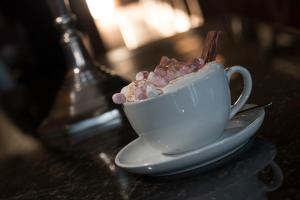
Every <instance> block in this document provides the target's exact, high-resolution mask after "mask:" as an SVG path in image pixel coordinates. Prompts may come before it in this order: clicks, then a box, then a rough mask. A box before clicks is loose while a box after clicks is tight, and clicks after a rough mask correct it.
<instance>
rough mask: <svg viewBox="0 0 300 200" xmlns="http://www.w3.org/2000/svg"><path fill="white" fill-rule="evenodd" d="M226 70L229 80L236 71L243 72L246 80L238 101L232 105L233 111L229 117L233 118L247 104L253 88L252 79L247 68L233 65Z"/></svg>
mask: <svg viewBox="0 0 300 200" xmlns="http://www.w3.org/2000/svg"><path fill="white" fill-rule="evenodd" d="M225 72H226V76H227V79H228V82H229V81H230V78H231V76H232V74H234V73H239V74H241V75H242V77H243V81H244V88H243V91H242V93H241V95H240V96H239V98H238V100H236V102H235V103H234V104H233V105H232V106H231V111H230V116H229V119H231V118H232V117H233V116H234V115H235V114H236V113H237V112H238V111H239V110H240V109H241V108H242V107H243V106H244V105H245V103H246V101H247V100H248V98H249V96H250V93H251V90H252V79H251V75H250V73H249V71H248V70H247V69H246V68H244V67H241V66H233V67H230V68H227V69H226V70H225Z"/></svg>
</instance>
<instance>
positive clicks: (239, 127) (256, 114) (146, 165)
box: [115, 105, 265, 175]
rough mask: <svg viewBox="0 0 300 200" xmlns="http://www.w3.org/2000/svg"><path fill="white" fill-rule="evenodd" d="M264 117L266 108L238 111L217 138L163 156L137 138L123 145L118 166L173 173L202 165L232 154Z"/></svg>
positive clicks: (159, 172)
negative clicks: (207, 143) (189, 150)
mask: <svg viewBox="0 0 300 200" xmlns="http://www.w3.org/2000/svg"><path fill="white" fill-rule="evenodd" d="M249 106H250V105H246V106H245V108H247V107H249ZM264 116H265V111H264V110H263V109H258V110H253V111H248V112H245V113H243V114H238V115H237V116H236V117H235V118H233V119H232V120H231V121H230V123H229V124H228V126H227V127H226V129H225V131H224V132H222V136H221V137H220V138H219V139H218V140H217V141H215V142H213V143H211V144H209V145H207V146H205V147H202V148H199V149H196V150H194V151H191V152H188V153H185V154H180V155H164V154H163V153H162V152H160V151H159V150H158V149H155V148H153V147H152V146H151V145H149V144H147V143H146V142H145V141H144V140H143V139H142V138H138V139H136V140H134V141H133V142H131V143H130V144H128V145H127V146H126V147H124V148H123V149H122V150H121V151H120V152H119V153H118V155H117V157H116V159H115V161H116V164H117V165H118V166H120V167H122V168H124V169H126V170H128V171H130V172H133V173H139V174H156V175H157V174H158V175H171V174H176V173H179V172H180V173H181V172H184V171H186V170H191V169H194V168H198V167H202V166H205V165H208V164H210V163H212V162H215V161H217V160H219V159H222V158H224V157H225V156H228V155H230V154H231V153H233V152H235V151H236V150H238V149H239V148H240V147H242V146H243V145H244V144H245V143H247V141H248V140H249V138H250V137H251V136H253V135H254V133H255V132H256V131H257V130H258V129H259V127H260V126H261V124H262V122H263V119H264ZM145 155H147V156H145Z"/></svg>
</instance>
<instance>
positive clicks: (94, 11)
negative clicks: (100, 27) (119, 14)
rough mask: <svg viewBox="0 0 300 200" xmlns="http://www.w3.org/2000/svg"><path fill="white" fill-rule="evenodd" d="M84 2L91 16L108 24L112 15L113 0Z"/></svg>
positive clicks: (113, 9) (113, 11)
mask: <svg viewBox="0 0 300 200" xmlns="http://www.w3.org/2000/svg"><path fill="white" fill-rule="evenodd" d="M86 3H87V5H88V8H89V10H90V12H91V15H92V16H93V18H94V19H98V20H100V22H101V23H103V24H104V25H106V24H109V22H110V21H111V20H112V18H113V17H114V13H115V6H116V5H115V0H86Z"/></svg>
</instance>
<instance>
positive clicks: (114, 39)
mask: <svg viewBox="0 0 300 200" xmlns="http://www.w3.org/2000/svg"><path fill="white" fill-rule="evenodd" d="M184 1H185V2H184ZM86 2H87V5H88V8H89V10H90V12H91V14H92V16H93V18H94V19H95V23H96V25H97V28H98V30H99V32H100V34H101V36H102V38H103V40H104V42H105V43H106V45H108V48H116V47H120V46H122V45H123V44H125V46H126V47H127V48H128V49H135V48H137V47H139V46H142V45H144V44H146V43H149V42H151V41H154V40H159V39H162V38H166V37H170V36H172V35H175V34H176V33H181V32H185V31H188V30H189V29H191V28H193V27H197V26H199V25H202V24H203V22H204V19H203V16H202V11H201V8H200V5H199V3H198V1H197V0H182V1H181V0H180V1H176V2H175V1H174V2H173V3H172V4H171V3H170V2H169V1H162V0H139V1H138V2H134V3H130V4H127V5H124V6H123V5H122V4H118V3H117V4H116V2H120V1H116V0H86Z"/></svg>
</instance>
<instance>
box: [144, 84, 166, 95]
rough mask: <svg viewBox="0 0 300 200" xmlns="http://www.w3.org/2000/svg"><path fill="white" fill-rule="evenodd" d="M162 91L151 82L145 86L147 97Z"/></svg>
mask: <svg viewBox="0 0 300 200" xmlns="http://www.w3.org/2000/svg"><path fill="white" fill-rule="evenodd" d="M161 93H162V91H161V90H160V89H158V88H156V87H155V86H154V85H153V84H148V85H147V88H146V95H147V97H148V98H153V97H156V96H158V95H160V94H161Z"/></svg>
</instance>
